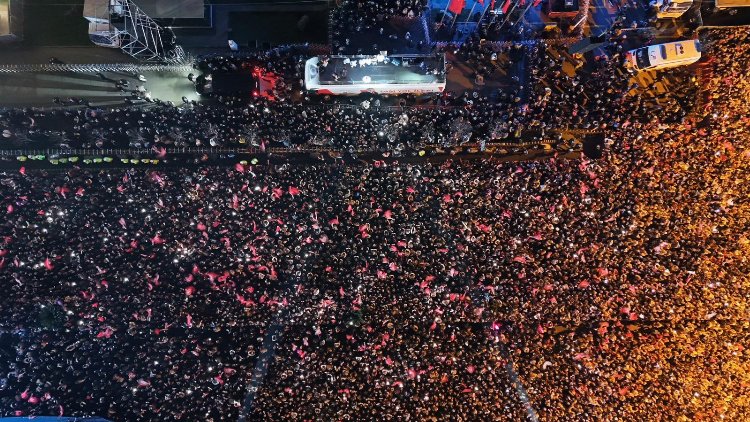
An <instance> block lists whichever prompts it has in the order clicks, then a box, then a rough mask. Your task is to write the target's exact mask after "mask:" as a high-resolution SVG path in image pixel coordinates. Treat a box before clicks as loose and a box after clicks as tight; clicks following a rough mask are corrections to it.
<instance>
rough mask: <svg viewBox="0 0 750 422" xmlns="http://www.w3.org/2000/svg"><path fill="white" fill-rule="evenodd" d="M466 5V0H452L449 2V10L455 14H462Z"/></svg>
mask: <svg viewBox="0 0 750 422" xmlns="http://www.w3.org/2000/svg"><path fill="white" fill-rule="evenodd" d="M465 6H466V0H451V1H450V3H449V4H448V10H449V11H450V12H451V13H453V14H454V15H459V14H461V11H463V10H464V7H465Z"/></svg>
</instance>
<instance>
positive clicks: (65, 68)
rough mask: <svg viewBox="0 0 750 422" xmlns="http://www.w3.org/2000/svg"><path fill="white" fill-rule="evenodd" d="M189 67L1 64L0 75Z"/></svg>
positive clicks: (179, 67) (187, 69) (179, 69)
mask: <svg viewBox="0 0 750 422" xmlns="http://www.w3.org/2000/svg"><path fill="white" fill-rule="evenodd" d="M192 70H193V67H192V66H191V65H187V64H180V65H164V64H138V63H106V64H47V63H45V64H3V65H0V73H24V72H78V73H97V72H131V73H142V72H190V71H192Z"/></svg>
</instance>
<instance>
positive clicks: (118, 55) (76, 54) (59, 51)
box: [0, 45, 138, 65]
mask: <svg viewBox="0 0 750 422" xmlns="http://www.w3.org/2000/svg"><path fill="white" fill-rule="evenodd" d="M50 57H57V58H58V59H59V60H62V61H63V62H65V63H69V64H84V63H94V64H100V63H138V61H137V60H135V59H134V58H132V57H130V56H128V55H127V54H125V53H123V52H122V51H120V50H119V49H114V48H105V47H97V46H94V45H92V46H90V47H26V46H23V45H18V46H12V47H10V46H9V47H3V48H0V65H3V64H45V63H48V62H49V59H50Z"/></svg>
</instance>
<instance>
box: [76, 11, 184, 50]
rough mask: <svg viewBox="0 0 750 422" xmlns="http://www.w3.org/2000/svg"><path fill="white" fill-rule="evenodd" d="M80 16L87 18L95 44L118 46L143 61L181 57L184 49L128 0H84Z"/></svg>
mask: <svg viewBox="0 0 750 422" xmlns="http://www.w3.org/2000/svg"><path fill="white" fill-rule="evenodd" d="M84 16H85V17H86V18H87V19H88V20H89V21H90V22H91V25H90V30H89V33H90V35H92V41H93V42H94V43H95V44H98V45H102V46H108V47H119V48H120V49H121V50H122V51H124V52H125V53H126V54H128V55H130V56H132V57H134V58H136V59H138V60H141V61H144V62H159V63H171V64H177V63H183V62H184V61H185V52H184V51H183V50H182V47H180V46H179V45H177V44H176V42H175V37H174V34H173V33H172V31H171V30H170V29H168V28H164V27H162V26H160V25H159V24H158V23H157V22H156V21H154V20H153V19H152V18H151V17H150V16H148V15H147V14H146V13H145V12H144V11H143V10H142V9H141V8H140V7H138V5H137V4H135V3H133V1H132V0H87V1H86V5H85V7H84ZM92 26H93V27H92Z"/></svg>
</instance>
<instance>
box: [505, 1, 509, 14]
mask: <svg viewBox="0 0 750 422" xmlns="http://www.w3.org/2000/svg"><path fill="white" fill-rule="evenodd" d="M508 9H510V0H505V3H504V4H503V14H507V13H508Z"/></svg>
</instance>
